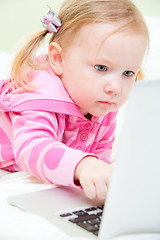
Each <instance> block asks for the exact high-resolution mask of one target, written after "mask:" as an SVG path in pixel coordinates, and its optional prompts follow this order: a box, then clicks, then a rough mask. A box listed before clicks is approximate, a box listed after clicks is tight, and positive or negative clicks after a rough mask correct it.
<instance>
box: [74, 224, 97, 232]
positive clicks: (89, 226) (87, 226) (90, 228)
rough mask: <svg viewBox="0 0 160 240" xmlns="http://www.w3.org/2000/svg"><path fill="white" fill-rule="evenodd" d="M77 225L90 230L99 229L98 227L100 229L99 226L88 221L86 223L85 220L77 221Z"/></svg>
mask: <svg viewBox="0 0 160 240" xmlns="http://www.w3.org/2000/svg"><path fill="white" fill-rule="evenodd" d="M77 225H78V226H80V227H82V228H84V229H86V230H87V231H89V232H95V231H98V229H99V227H98V226H95V225H89V224H88V223H84V222H80V223H77Z"/></svg>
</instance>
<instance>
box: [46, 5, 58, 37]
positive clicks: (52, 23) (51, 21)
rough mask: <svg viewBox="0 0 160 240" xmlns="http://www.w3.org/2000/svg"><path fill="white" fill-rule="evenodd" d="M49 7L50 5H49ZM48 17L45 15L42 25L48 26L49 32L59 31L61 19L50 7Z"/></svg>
mask: <svg viewBox="0 0 160 240" xmlns="http://www.w3.org/2000/svg"><path fill="white" fill-rule="evenodd" d="M48 7H49V6H48ZM49 9H50V11H49V12H48V17H45V16H44V17H43V21H41V22H42V25H43V27H44V28H46V29H47V30H48V31H49V33H53V32H58V30H59V28H60V26H61V20H60V19H59V18H58V17H57V16H56V14H55V13H54V12H53V11H52V9H51V8H50V7H49Z"/></svg>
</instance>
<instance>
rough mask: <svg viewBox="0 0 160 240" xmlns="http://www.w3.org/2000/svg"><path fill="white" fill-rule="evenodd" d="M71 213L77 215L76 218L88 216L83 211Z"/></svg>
mask: <svg viewBox="0 0 160 240" xmlns="http://www.w3.org/2000/svg"><path fill="white" fill-rule="evenodd" d="M73 213H74V214H75V215H77V216H84V215H88V213H86V212H84V211H83V210H79V211H74V212H73Z"/></svg>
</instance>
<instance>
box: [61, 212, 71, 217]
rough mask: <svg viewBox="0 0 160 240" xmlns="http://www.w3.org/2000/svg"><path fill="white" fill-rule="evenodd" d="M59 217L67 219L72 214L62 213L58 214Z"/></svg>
mask: <svg viewBox="0 0 160 240" xmlns="http://www.w3.org/2000/svg"><path fill="white" fill-rule="evenodd" d="M60 216H61V217H68V216H72V213H69V212H68V213H63V214H60Z"/></svg>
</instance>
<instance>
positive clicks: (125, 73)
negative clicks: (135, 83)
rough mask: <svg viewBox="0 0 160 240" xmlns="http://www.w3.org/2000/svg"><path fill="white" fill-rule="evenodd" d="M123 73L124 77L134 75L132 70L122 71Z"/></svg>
mask: <svg viewBox="0 0 160 240" xmlns="http://www.w3.org/2000/svg"><path fill="white" fill-rule="evenodd" d="M123 75H125V76H126V77H132V76H133V75H134V72H132V71H124V72H123Z"/></svg>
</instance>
